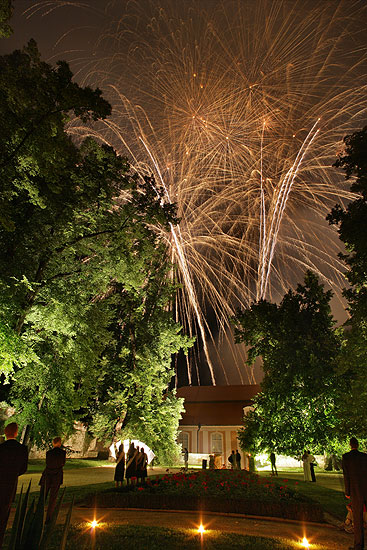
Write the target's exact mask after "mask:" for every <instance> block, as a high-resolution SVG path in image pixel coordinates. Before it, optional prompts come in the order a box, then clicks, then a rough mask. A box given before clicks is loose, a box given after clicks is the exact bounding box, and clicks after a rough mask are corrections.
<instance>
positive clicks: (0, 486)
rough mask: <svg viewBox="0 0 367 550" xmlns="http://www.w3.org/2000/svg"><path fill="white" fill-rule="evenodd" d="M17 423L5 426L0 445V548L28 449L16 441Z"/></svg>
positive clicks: (25, 468)
mask: <svg viewBox="0 0 367 550" xmlns="http://www.w3.org/2000/svg"><path fill="white" fill-rule="evenodd" d="M17 435H18V424H17V423H16V422H11V423H10V424H8V425H7V426H5V437H6V441H4V443H1V445H0V548H2V545H3V539H4V535H5V530H6V524H7V523H8V517H9V512H10V507H11V503H12V502H13V500H14V497H15V493H16V492H17V485H18V477H19V476H21V475H22V474H24V473H25V472H26V471H27V466H28V449H27V447H26V446H25V445H22V444H21V443H18V441H17V440H16V437H17Z"/></svg>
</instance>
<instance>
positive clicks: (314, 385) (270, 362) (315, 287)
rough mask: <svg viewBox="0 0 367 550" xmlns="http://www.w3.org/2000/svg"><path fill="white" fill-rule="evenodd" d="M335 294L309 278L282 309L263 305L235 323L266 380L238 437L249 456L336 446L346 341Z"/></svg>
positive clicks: (250, 357)
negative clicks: (335, 313) (339, 373)
mask: <svg viewBox="0 0 367 550" xmlns="http://www.w3.org/2000/svg"><path fill="white" fill-rule="evenodd" d="M331 297H332V292H331V291H330V290H328V291H325V290H324V288H323V285H321V284H320V282H319V280H318V278H317V276H316V275H314V274H313V273H312V272H310V271H309V272H307V273H306V276H305V281H304V284H303V285H298V286H297V289H296V291H292V290H289V291H288V292H287V294H286V295H285V296H284V298H283V299H282V301H281V302H280V304H279V305H277V304H275V303H271V302H268V301H266V300H261V301H259V302H257V303H255V304H253V305H252V306H251V308H250V309H249V310H246V311H243V312H240V313H239V314H238V315H237V317H236V318H235V335H236V341H237V342H244V343H246V344H247V345H248V346H250V348H249V351H248V363H249V364H250V365H251V364H253V363H254V362H255V360H256V359H257V358H261V359H262V364H263V371H264V379H263V381H262V383H261V390H262V391H261V393H259V394H258V395H257V396H256V397H255V400H254V410H253V411H252V412H250V413H249V414H248V415H247V416H246V417H245V420H244V429H243V430H242V431H241V432H240V434H239V437H240V441H241V443H242V447H243V448H245V449H247V450H258V449H262V450H265V449H268V450H274V451H276V452H280V453H284V454H288V455H293V456H294V455H299V454H300V453H302V450H303V449H304V448H306V447H307V448H310V449H312V450H313V451H314V452H317V451H323V450H324V449H326V448H328V447H330V446H332V440H333V438H334V437H335V430H336V428H337V398H338V392H339V389H338V388H340V384H341V381H339V380H337V377H336V374H335V369H336V363H337V358H338V355H339V352H340V346H341V341H342V339H341V334H340V331H339V330H338V329H335V328H334V324H335V321H334V320H333V318H332V315H331V310H330V299H331Z"/></svg>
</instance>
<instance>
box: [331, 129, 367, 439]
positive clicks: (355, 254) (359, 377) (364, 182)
mask: <svg viewBox="0 0 367 550" xmlns="http://www.w3.org/2000/svg"><path fill="white" fill-rule="evenodd" d="M344 143H345V150H344V153H343V154H342V155H340V156H339V158H338V160H337V161H336V163H335V166H336V167H338V168H342V169H343V170H344V171H345V174H346V179H347V180H348V179H352V184H351V187H350V188H351V191H353V192H354V193H356V198H355V200H354V201H351V202H350V203H349V204H348V205H347V206H346V207H343V206H341V205H340V204H339V205H336V206H335V208H334V209H333V210H332V212H331V214H330V215H329V217H328V219H329V222H330V223H332V224H336V225H337V226H338V232H339V238H340V239H341V241H342V242H343V243H344V245H345V248H346V253H344V254H340V257H341V258H342V259H343V260H344V262H345V263H346V266H347V272H346V278H347V280H348V282H349V284H350V287H349V288H347V289H345V290H344V296H345V297H346V299H347V300H348V310H349V314H350V318H349V320H348V321H347V323H346V328H347V331H346V342H345V345H344V346H343V353H342V357H341V361H340V372H341V373H343V374H344V375H345V376H346V377H348V379H349V387H348V389H347V391H346V392H345V394H344V396H343V399H342V401H341V415H340V421H341V425H342V430H343V431H344V433H349V434H354V435H358V436H360V437H365V436H366V433H367V421H366V408H367V377H366V373H367V353H366V349H367V126H366V127H365V128H363V129H362V130H361V131H359V132H355V133H354V134H352V135H350V136H347V137H346V138H345V139H344Z"/></svg>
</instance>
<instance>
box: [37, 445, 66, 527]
mask: <svg viewBox="0 0 367 550" xmlns="http://www.w3.org/2000/svg"><path fill="white" fill-rule="evenodd" d="M52 445H53V448H52V449H51V450H49V451H47V453H46V468H45V469H44V470H43V472H42V476H41V479H40V482H39V484H40V485H41V487H42V488H43V490H44V491H45V500H46V498H47V495H48V494H49V493H50V500H49V502H48V507H47V515H46V523H48V522H49V521H50V519H51V517H52V514H53V512H54V510H55V506H56V499H57V494H58V492H59V489H60V485H62V482H63V480H64V470H63V468H64V466H65V462H66V451H65V449H62V448H61V437H55V438H54V439H53V440H52Z"/></svg>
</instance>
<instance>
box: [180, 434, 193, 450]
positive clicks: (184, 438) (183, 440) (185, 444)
mask: <svg viewBox="0 0 367 550" xmlns="http://www.w3.org/2000/svg"><path fill="white" fill-rule="evenodd" d="M177 443H179V444H180V445H181V446H182V449H185V448H186V449H187V450H190V449H189V434H188V432H180V433H179V434H178V438H177Z"/></svg>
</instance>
